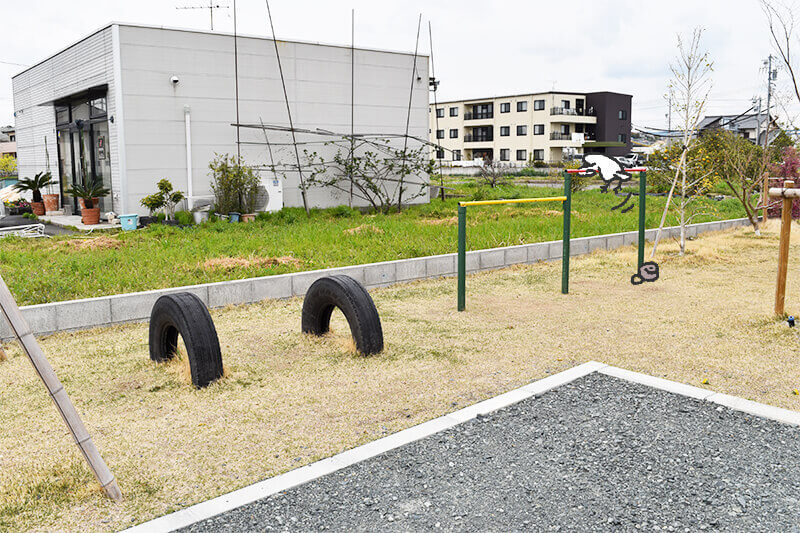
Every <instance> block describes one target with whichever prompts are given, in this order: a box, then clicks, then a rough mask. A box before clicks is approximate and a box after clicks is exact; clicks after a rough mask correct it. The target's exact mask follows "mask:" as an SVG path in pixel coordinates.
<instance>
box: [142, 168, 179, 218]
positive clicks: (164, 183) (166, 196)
mask: <svg viewBox="0 0 800 533" xmlns="http://www.w3.org/2000/svg"><path fill="white" fill-rule="evenodd" d="M184 198H185V196H184V195H183V192H181V191H174V190H172V183H170V181H169V180H168V179H166V178H164V179H162V180H160V181H159V182H158V192H155V193H153V194H151V195H149V196H145V197H144V198H142V199H141V200H140V201H139V203H140V204H142V206H144V207H146V208H147V209H148V210H149V211H150V215H152V214H153V213H155V212H156V211H158V210H159V209H162V208H163V209H164V211H165V212H166V218H167V219H168V220H171V219H172V218H173V216H174V213H175V205H176V204H177V203H178V202H180V201H181V200H183V199H184Z"/></svg>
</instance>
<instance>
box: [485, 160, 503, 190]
mask: <svg viewBox="0 0 800 533" xmlns="http://www.w3.org/2000/svg"><path fill="white" fill-rule="evenodd" d="M510 170H511V167H510V165H507V164H505V163H502V162H500V161H497V160H495V159H484V160H483V164H482V165H481V166H480V167H478V171H479V174H478V179H480V181H482V182H483V183H484V184H485V185H488V186H489V187H491V188H493V189H494V188H495V187H497V186H498V185H502V184H504V183H507V182H508V181H509V180H510V179H511V176H509V171H510Z"/></svg>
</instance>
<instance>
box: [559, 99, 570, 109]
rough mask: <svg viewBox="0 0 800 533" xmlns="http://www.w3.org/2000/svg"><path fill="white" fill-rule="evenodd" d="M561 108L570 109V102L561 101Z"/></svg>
mask: <svg viewBox="0 0 800 533" xmlns="http://www.w3.org/2000/svg"><path fill="white" fill-rule="evenodd" d="M561 107H563V108H564V109H569V100H561Z"/></svg>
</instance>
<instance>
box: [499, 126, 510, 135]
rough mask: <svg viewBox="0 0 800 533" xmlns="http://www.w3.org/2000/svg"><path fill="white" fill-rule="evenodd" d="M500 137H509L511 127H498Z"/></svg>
mask: <svg viewBox="0 0 800 533" xmlns="http://www.w3.org/2000/svg"><path fill="white" fill-rule="evenodd" d="M504 131H505V133H503V132H504ZM500 137H511V126H500Z"/></svg>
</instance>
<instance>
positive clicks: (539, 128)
mask: <svg viewBox="0 0 800 533" xmlns="http://www.w3.org/2000/svg"><path fill="white" fill-rule="evenodd" d="M533 134H534V135H544V124H534V125H533Z"/></svg>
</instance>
